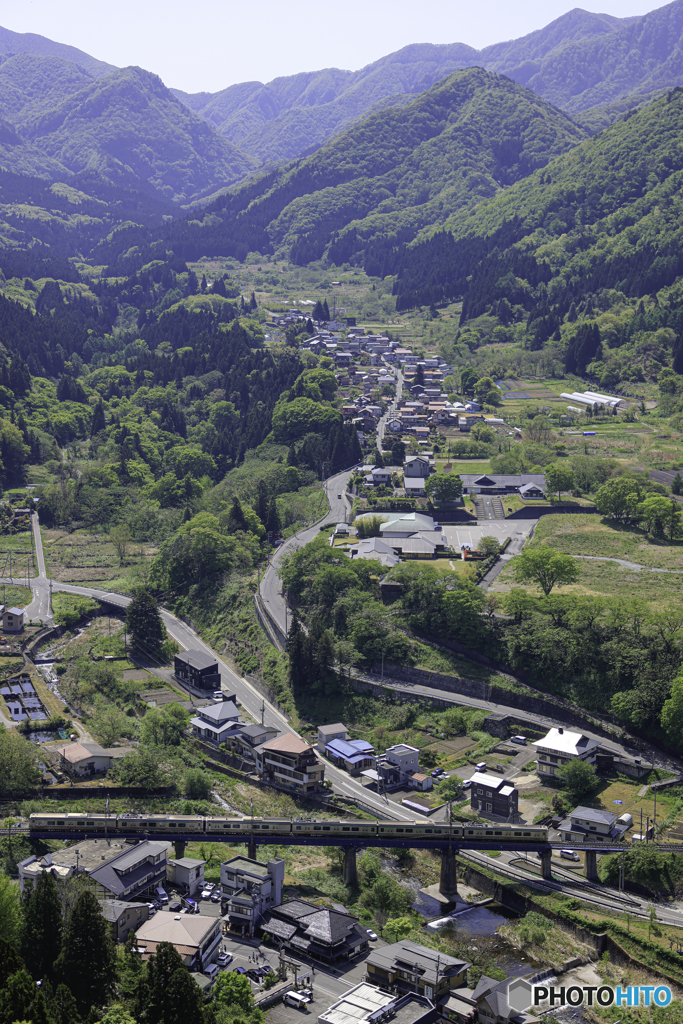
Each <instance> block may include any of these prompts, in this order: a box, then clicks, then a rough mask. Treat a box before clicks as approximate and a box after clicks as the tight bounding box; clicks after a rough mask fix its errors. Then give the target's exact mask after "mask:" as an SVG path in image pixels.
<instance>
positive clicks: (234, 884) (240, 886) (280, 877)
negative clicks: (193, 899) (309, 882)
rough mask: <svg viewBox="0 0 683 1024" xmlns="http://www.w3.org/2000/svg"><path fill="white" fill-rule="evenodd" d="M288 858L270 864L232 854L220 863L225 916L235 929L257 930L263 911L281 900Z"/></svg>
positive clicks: (244, 933)
mask: <svg viewBox="0 0 683 1024" xmlns="http://www.w3.org/2000/svg"><path fill="white" fill-rule="evenodd" d="M284 880H285V862H284V861H283V860H280V859H276V860H269V861H268V863H267V864H264V863H263V862H262V861H259V860H254V859H252V858H250V857H240V856H238V857H232V858H231V859H230V860H226V861H223V863H222V864H221V903H222V905H223V916H224V919H226V918H227V922H228V926H229V927H230V929H231V930H232V931H236V932H240V933H241V934H242V935H248V936H249V937H251V936H253V935H255V934H256V929H257V928H258V926H259V925H260V923H261V919H262V917H263V915H264V914H265V913H266V912H267V911H268V910H272V909H273V907H277V906H279V905H280V903H282V887H283V885H284Z"/></svg>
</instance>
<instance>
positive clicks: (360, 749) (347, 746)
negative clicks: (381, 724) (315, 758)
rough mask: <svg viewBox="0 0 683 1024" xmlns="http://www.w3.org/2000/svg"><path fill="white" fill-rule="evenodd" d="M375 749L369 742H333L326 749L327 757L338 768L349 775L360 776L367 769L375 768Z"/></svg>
mask: <svg viewBox="0 0 683 1024" xmlns="http://www.w3.org/2000/svg"><path fill="white" fill-rule="evenodd" d="M374 753H375V751H374V748H373V746H372V744H371V743H368V742H367V740H342V739H336V740H331V741H330V742H329V743H328V744H327V746H326V747H325V756H326V757H328V758H329V759H330V761H331V762H332V764H334V765H336V766H337V768H342V769H343V770H344V771H346V772H348V773H349V775H360V773H361V772H362V771H365V770H366V769H367V768H374V767H375V757H374Z"/></svg>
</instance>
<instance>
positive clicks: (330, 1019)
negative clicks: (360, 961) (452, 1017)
mask: <svg viewBox="0 0 683 1024" xmlns="http://www.w3.org/2000/svg"><path fill="white" fill-rule="evenodd" d="M438 1019H439V1011H438V1010H437V1009H436V1007H435V1006H434V1004H433V1003H432V1002H431V1000H429V999H427V998H425V997H424V996H418V995H417V994H416V993H414V992H407V993H406V994H405V995H403V996H399V997H396V996H392V995H390V994H389V993H387V992H382V991H381V990H380V989H378V988H377V987H376V986H375V985H369V984H368V983H367V982H366V981H362V982H361V983H360V984H359V985H355V986H354V988H352V989H350V990H349V991H348V992H346V993H345V994H344V995H343V996H342V997H341V999H339V1000H337V1002H336V1003H333V1004H332V1006H330V1007H329V1009H327V1010H325V1011H324V1012H323V1013H321V1014H319V1016H318V1024H378V1021H380V1020H381V1021H382V1024H436V1021H438Z"/></svg>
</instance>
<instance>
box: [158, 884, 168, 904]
mask: <svg viewBox="0 0 683 1024" xmlns="http://www.w3.org/2000/svg"><path fill="white" fill-rule="evenodd" d="M157 899H159V900H160V901H161V902H162V903H168V896H167V895H166V890H165V889H162V888H161V886H160V885H158V886H157Z"/></svg>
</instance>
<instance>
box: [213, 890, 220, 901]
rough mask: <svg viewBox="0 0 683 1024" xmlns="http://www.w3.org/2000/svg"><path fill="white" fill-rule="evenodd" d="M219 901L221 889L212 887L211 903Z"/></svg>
mask: <svg viewBox="0 0 683 1024" xmlns="http://www.w3.org/2000/svg"><path fill="white" fill-rule="evenodd" d="M220 901H221V891H220V889H214V890H213V892H212V893H211V902H212V903H220Z"/></svg>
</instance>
